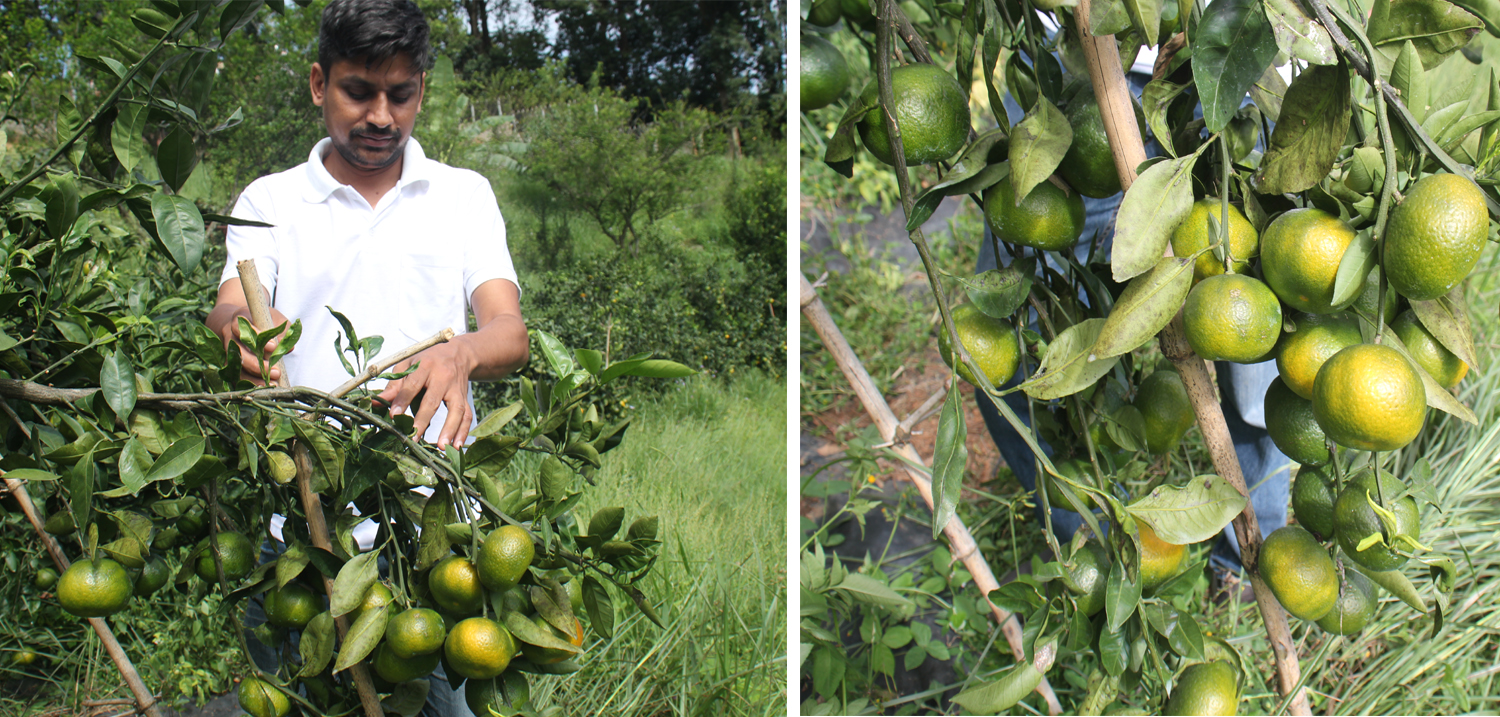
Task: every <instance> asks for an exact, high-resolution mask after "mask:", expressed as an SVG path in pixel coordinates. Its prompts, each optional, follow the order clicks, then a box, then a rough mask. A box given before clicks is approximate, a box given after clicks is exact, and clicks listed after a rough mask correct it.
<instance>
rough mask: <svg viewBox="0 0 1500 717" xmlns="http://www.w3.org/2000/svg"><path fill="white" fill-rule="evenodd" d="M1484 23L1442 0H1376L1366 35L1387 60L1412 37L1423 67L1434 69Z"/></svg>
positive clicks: (1467, 42) (1371, 10) (1467, 41)
mask: <svg viewBox="0 0 1500 717" xmlns="http://www.w3.org/2000/svg"><path fill="white" fill-rule="evenodd" d="M1483 26H1484V25H1483V23H1481V22H1480V21H1479V19H1478V18H1476V17H1474V16H1473V15H1470V14H1469V13H1467V12H1464V11H1463V10H1461V9H1459V8H1457V7H1454V6H1453V5H1452V4H1450V3H1447V2H1444V1H1443V0H1394V1H1391V0H1375V2H1374V6H1373V7H1372V8H1371V9H1370V21H1369V23H1368V25H1366V28H1367V29H1366V31H1365V34H1366V35H1367V36H1368V37H1369V38H1370V42H1371V43H1373V44H1374V45H1375V49H1376V50H1379V51H1380V52H1381V54H1383V55H1385V56H1386V57H1387V59H1393V58H1395V57H1396V55H1397V54H1398V53H1399V52H1400V51H1401V46H1402V45H1404V44H1405V43H1406V41H1407V40H1411V41H1412V43H1414V44H1415V45H1416V48H1417V55H1418V56H1419V57H1421V58H1422V66H1423V67H1426V68H1436V67H1437V66H1438V65H1439V64H1440V63H1442V61H1443V60H1444V59H1445V58H1446V57H1448V55H1451V54H1453V53H1454V52H1457V51H1458V49H1459V48H1461V47H1463V46H1464V45H1467V44H1469V40H1470V39H1471V38H1473V36H1474V35H1475V34H1477V33H1478V32H1479V30H1480V29H1481V28H1482V27H1483Z"/></svg>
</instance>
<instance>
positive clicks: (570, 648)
mask: <svg viewBox="0 0 1500 717" xmlns="http://www.w3.org/2000/svg"><path fill="white" fill-rule="evenodd" d="M505 629H506V630H509V631H510V634H511V635H512V636H514V637H515V638H516V639H517V640H520V641H521V642H524V643H526V644H528V645H536V646H537V647H550V648H552V649H555V650H563V651H565V652H571V653H573V654H575V655H577V654H581V653H582V652H583V650H582V649H581V648H579V647H578V646H576V645H573V644H571V643H569V642H566V641H563V640H560V639H558V638H557V636H555V635H553V634H552V631H551V630H549V629H547V628H544V627H541V626H538V625H537V624H536V623H533V622H532V621H531V620H528V619H527V618H526V616H525V615H522V614H521V613H519V612H507V613H505Z"/></svg>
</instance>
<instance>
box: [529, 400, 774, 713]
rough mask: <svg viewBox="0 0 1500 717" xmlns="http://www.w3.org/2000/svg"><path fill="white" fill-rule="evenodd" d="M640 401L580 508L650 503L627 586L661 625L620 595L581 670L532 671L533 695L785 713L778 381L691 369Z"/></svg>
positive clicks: (635, 512)
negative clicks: (653, 552)
mask: <svg viewBox="0 0 1500 717" xmlns="http://www.w3.org/2000/svg"><path fill="white" fill-rule="evenodd" d="M638 415H640V416H641V418H639V419H638V420H637V421H636V422H635V423H634V424H632V425H631V427H630V433H629V435H628V436H627V437H626V440H625V442H624V444H623V445H622V446H621V447H620V448H619V449H618V450H619V451H620V452H621V453H622V455H615V454H613V453H612V454H610V455H609V456H608V460H606V461H605V469H604V470H602V471H601V472H600V474H599V476H598V483H599V487H598V488H597V489H594V490H592V491H590V492H589V494H588V500H587V501H586V503H585V504H584V505H582V506H580V507H579V508H578V515H580V516H589V515H593V512H594V510H596V509H598V508H601V507H606V506H624V507H625V511H626V519H627V521H629V520H634V519H635V518H636V517H639V516H643V515H658V516H660V518H661V528H660V535H661V536H662V538H663V539H664V544H663V545H662V551H661V559H660V561H659V562H658V563H657V564H656V567H655V569H654V570H653V571H652V573H651V575H650V576H649V577H648V578H647V579H646V580H645V581H643V583H642V584H641V585H640V586H639V587H641V588H642V589H643V590H644V591H645V593H646V594H647V595H648V596H649V597H650V598H651V600H652V601H653V605H654V606H655V607H656V612H657V614H658V615H659V616H660V618H661V620H662V623H663V624H664V625H665V626H666V628H665V629H661V628H658V627H656V626H655V625H653V624H651V623H650V622H649V621H647V620H646V619H645V618H643V617H641V615H640V614H639V613H638V612H637V611H636V610H635V608H634V607H628V606H622V607H621V608H620V609H619V610H617V615H618V616H620V623H619V624H618V625H616V632H615V636H614V638H613V639H611V640H602V641H598V640H596V641H595V643H594V644H591V645H585V647H587V648H588V652H587V655H586V657H585V658H584V659H583V663H584V664H585V672H584V673H582V674H579V675H576V676H574V678H573V679H566V680H557V679H553V678H546V679H543V680H536V681H534V688H533V691H534V698H535V699H537V700H538V701H539V703H540V704H543V705H545V704H556V705H560V706H562V707H563V711H564V713H565V714H578V715H584V714H593V715H602V714H608V715H621V716H624V715H682V716H684V717H685V716H687V715H703V714H712V715H725V714H728V715H781V714H785V713H786V684H785V666H784V660H785V659H786V649H787V640H786V618H787V614H786V574H785V570H784V566H785V564H786V563H785V561H786V553H785V551H786V537H785V536H786V523H785V520H786V478H785V476H786V386H785V384H784V382H783V381H779V380H776V379H774V378H768V377H765V376H762V375H760V374H751V375H748V376H744V377H741V378H738V379H735V380H733V381H730V382H728V383H727V384H726V383H723V382H721V381H718V380H714V379H708V378H703V377H698V378H695V379H693V380H691V381H688V382H687V383H685V384H684V385H683V386H681V387H679V388H678V389H676V390H674V391H672V392H671V393H668V394H666V395H663V396H661V397H659V398H656V399H653V400H652V402H651V404H649V405H646V406H642V407H641V410H640V411H639V413H638ZM581 519H586V518H581Z"/></svg>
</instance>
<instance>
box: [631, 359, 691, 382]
mask: <svg viewBox="0 0 1500 717" xmlns="http://www.w3.org/2000/svg"><path fill="white" fill-rule="evenodd" d="M697 373H698V372H697V371H694V370H693V369H690V368H688V367H686V366H684V365H682V364H680V363H677V362H675V361H667V360H665V359H646V360H644V361H642V362H640V363H639V364H638V365H636V366H635V367H634V368H631V369H628V370H626V371H625V373H624V375H626V376H642V377H645V378H687V377H688V376H693V375H696V374H697Z"/></svg>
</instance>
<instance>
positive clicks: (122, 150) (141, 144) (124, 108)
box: [109, 103, 150, 173]
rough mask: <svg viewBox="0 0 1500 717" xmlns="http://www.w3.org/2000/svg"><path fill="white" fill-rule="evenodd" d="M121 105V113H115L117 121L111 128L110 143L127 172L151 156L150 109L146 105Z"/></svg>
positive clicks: (116, 157)
mask: <svg viewBox="0 0 1500 717" xmlns="http://www.w3.org/2000/svg"><path fill="white" fill-rule="evenodd" d="M118 106H119V108H120V109H119V113H118V114H117V115H115V123H114V125H112V126H111V127H110V130H109V145H110V148H111V149H113V150H114V153H115V159H117V160H119V161H120V166H121V167H123V168H124V169H125V171H126V173H129V172H132V171H134V170H135V167H136V165H138V164H140V163H141V160H143V159H145V158H146V157H148V156H150V155H148V154H147V153H146V140H145V139H144V137H143V135H144V134H145V133H146V115H147V114H149V110H148V108H147V107H146V105H137V104H124V103H121V104H120V105H118Z"/></svg>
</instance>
